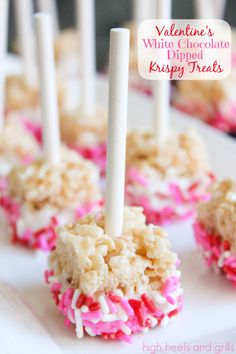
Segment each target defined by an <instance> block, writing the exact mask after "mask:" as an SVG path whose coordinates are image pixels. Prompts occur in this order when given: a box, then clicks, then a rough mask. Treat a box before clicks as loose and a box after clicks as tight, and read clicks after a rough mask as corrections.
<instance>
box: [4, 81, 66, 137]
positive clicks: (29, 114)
mask: <svg viewBox="0 0 236 354" xmlns="http://www.w3.org/2000/svg"><path fill="white" fill-rule="evenodd" d="M39 96H40V94H39V87H38V85H36V84H35V85H34V86H30V85H28V84H27V83H26V81H25V79H24V77H23V76H10V77H8V78H7V79H6V100H5V101H6V102H5V104H6V115H7V119H16V120H18V121H19V122H20V123H21V124H22V126H23V127H24V128H25V129H26V131H27V132H28V133H29V134H31V135H32V136H33V137H34V138H35V139H36V141H38V142H40V143H41V142H42V126H41V125H42V122H41V117H40V110H39V105H40V97H39ZM64 97H65V90H64V86H63V84H62V81H61V79H60V78H59V77H58V80H57V100H58V105H59V108H60V109H62V107H63V105H64V102H65V99H64Z"/></svg>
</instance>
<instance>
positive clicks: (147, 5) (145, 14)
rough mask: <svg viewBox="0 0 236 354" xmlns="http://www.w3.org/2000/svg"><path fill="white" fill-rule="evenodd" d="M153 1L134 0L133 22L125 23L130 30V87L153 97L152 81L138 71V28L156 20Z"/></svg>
mask: <svg viewBox="0 0 236 354" xmlns="http://www.w3.org/2000/svg"><path fill="white" fill-rule="evenodd" d="M154 10H155V6H154V5H153V0H133V20H132V21H129V22H127V23H125V27H126V28H128V29H129V30H130V33H131V36H130V58H129V68H130V73H129V82H130V86H131V87H132V88H134V89H136V90H138V91H141V92H143V93H145V94H147V95H151V93H152V87H151V81H149V80H145V79H143V78H142V77H141V76H140V74H139V71H138V28H139V25H140V24H141V23H142V22H143V21H145V20H148V19H151V18H154V17H155V15H154Z"/></svg>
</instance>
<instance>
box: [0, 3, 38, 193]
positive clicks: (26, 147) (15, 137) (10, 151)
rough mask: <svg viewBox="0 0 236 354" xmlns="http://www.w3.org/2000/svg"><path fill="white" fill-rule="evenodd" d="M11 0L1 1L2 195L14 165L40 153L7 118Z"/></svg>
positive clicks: (18, 125) (29, 138)
mask: <svg viewBox="0 0 236 354" xmlns="http://www.w3.org/2000/svg"><path fill="white" fill-rule="evenodd" d="M8 8H9V2H8V1H7V0H3V1H2V2H1V29H2V31H1V36H0V62H1V65H2V72H1V75H0V195H2V193H5V191H6V189H7V175H8V173H9V172H10V170H11V169H12V168H13V167H14V166H18V165H21V164H27V163H29V162H31V161H32V160H33V159H34V158H35V157H36V156H38V155H39V153H40V149H39V145H38V144H37V143H36V141H35V140H34V139H33V137H32V136H31V135H29V134H28V133H27V132H26V130H25V129H24V128H23V127H22V125H21V124H20V123H19V122H18V121H16V120H12V119H7V120H5V114H4V113H5V103H4V101H5V71H4V67H5V60H6V52H7V44H6V43H7V41H6V39H7V27H8Z"/></svg>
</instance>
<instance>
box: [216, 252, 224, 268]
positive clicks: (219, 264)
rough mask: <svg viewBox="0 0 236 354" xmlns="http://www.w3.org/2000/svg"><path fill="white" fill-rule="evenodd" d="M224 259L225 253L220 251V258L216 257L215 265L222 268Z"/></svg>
mask: <svg viewBox="0 0 236 354" xmlns="http://www.w3.org/2000/svg"><path fill="white" fill-rule="evenodd" d="M224 259H225V255H224V253H222V255H221V256H220V258H219V259H218V262H217V265H218V267H219V268H222V267H223V265H224Z"/></svg>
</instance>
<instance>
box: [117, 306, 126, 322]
mask: <svg viewBox="0 0 236 354" xmlns="http://www.w3.org/2000/svg"><path fill="white" fill-rule="evenodd" d="M117 307H118V313H117V315H118V317H119V320H121V321H123V322H126V321H128V316H127V313H126V312H125V310H124V309H123V308H122V307H121V306H117Z"/></svg>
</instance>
